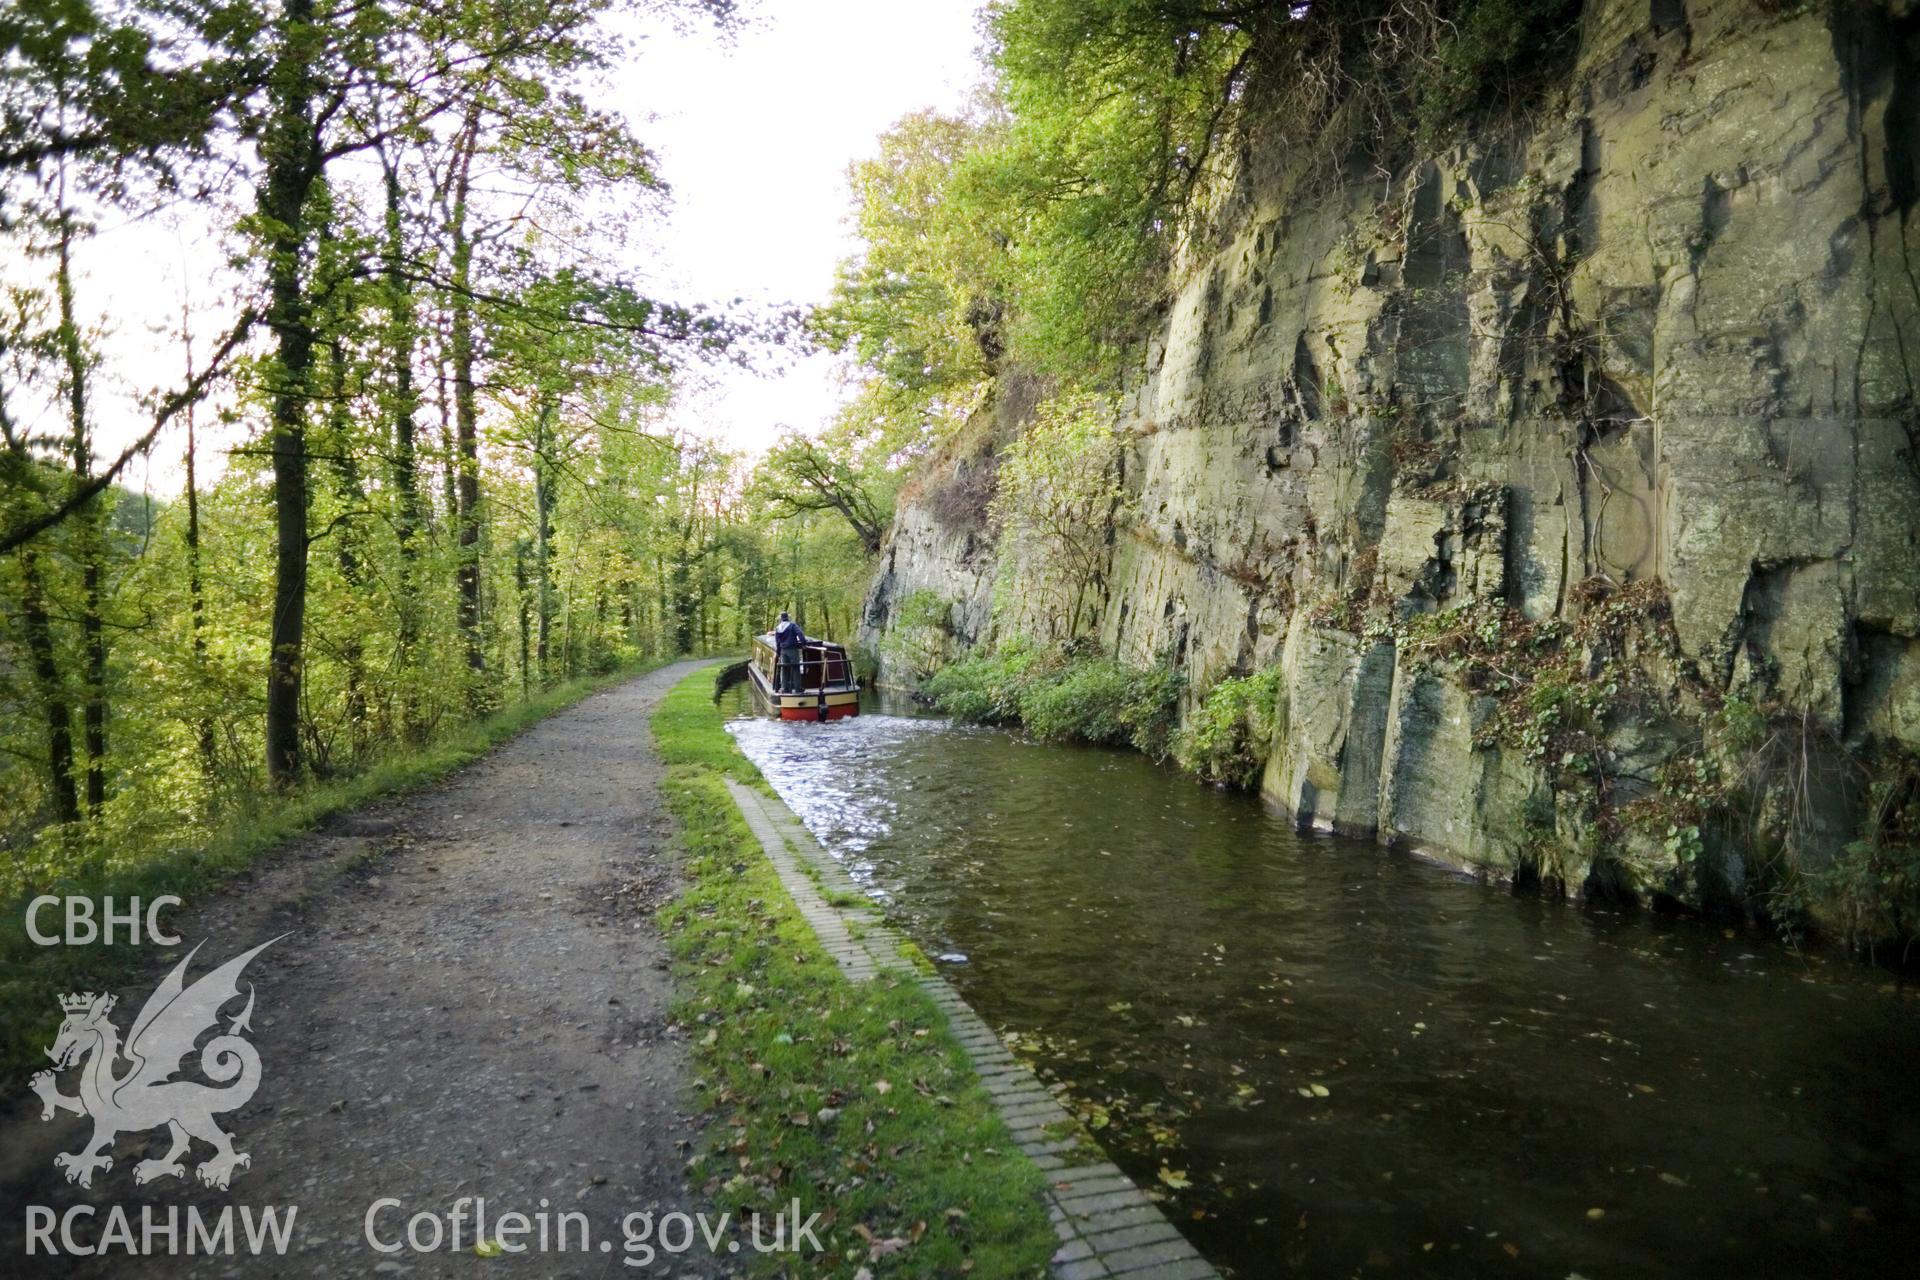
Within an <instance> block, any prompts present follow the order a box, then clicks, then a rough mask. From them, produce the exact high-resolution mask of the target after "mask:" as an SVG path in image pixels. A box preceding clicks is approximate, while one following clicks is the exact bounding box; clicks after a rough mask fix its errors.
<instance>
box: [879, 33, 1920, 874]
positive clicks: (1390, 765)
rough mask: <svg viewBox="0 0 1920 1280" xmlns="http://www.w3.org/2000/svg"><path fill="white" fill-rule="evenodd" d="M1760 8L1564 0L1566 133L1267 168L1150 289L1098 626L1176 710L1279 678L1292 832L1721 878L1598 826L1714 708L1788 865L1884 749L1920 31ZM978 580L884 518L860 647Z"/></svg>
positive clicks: (1497, 862) (973, 613)
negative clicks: (1317, 169) (1780, 837)
mask: <svg viewBox="0 0 1920 1280" xmlns="http://www.w3.org/2000/svg"><path fill="white" fill-rule="evenodd" d="M1767 7H1768V6H1756V5H1753V4H1751V3H1712V2H1710V0H1686V2H1685V3H1683V2H1682V0H1652V3H1649V2H1648V0H1636V2H1628V0H1595V2H1594V3H1590V4H1589V5H1588V7H1587V11H1586V13H1585V15H1584V18H1583V27H1582V38H1581V52H1580V57H1579V64H1578V69H1577V72H1576V75H1575V77H1574V81H1573V83H1572V85H1571V86H1570V87H1569V89H1568V90H1567V92H1566V95H1565V98H1564V100H1563V101H1562V105H1563V106H1564V111H1561V110H1556V112H1555V114H1554V115H1553V116H1552V118H1550V119H1547V120H1545V121H1536V122H1535V123H1534V124H1533V125H1532V126H1530V127H1529V128H1528V129H1526V130H1522V131H1517V132H1508V133H1504V134H1502V135H1500V136H1494V137H1486V138H1482V139H1479V140H1476V141H1475V142H1472V143H1470V144H1467V145H1464V146H1462V147H1459V148H1457V149H1455V150H1453V151H1450V152H1448V153H1446V154H1443V155H1436V156H1431V157H1427V158H1425V159H1423V160H1421V161H1420V162H1418V163H1415V164H1413V165H1411V166H1410V167H1408V168H1406V169H1404V170H1402V171H1401V172H1399V173H1396V174H1394V175H1392V178H1391V180H1390V181H1387V180H1375V181H1371V182H1363V181H1358V180H1353V181H1349V182H1347V183H1346V184H1344V185H1343V186H1341V187H1339V188H1338V189H1323V190H1316V191H1304V190H1288V189H1286V186H1287V184H1286V183H1285V181H1275V182H1274V183H1273V184H1272V185H1273V186H1274V187H1275V190H1273V191H1272V192H1270V193H1267V194H1258V193H1256V194H1255V195H1254V196H1253V197H1252V198H1251V200H1250V209H1251V212H1250V213H1249V214H1248V215H1247V216H1246V217H1245V218H1244V219H1243V220H1241V221H1239V222H1238V223H1237V224H1236V228H1237V229H1236V231H1235V233H1234V234H1232V236H1231V239H1230V240H1228V241H1226V242H1225V243H1224V244H1223V245H1222V246H1221V247H1219V248H1218V249H1217V250H1216V251H1213V252H1211V253H1210V254H1208V255H1206V256H1204V258H1203V259H1201V260H1199V261H1196V262H1195V263H1194V264H1193V265H1192V267H1191V269H1190V270H1189V271H1188V272H1187V273H1186V275H1185V277H1184V284H1183V287H1182V288H1181V289H1180V291H1179V292H1178V294H1177V296H1176V297H1175V299H1174V300H1173V303H1172V305H1171V307H1170V310H1169V312H1168V314H1167V315H1166V317H1165V320H1164V322H1163V323H1162V324H1161V326H1160V328H1159V331H1158V334H1157V336H1156V338H1155V340H1154V342H1153V343H1152V346H1151V349H1150V351H1149V353H1148V356H1147V359H1146V362H1145V366H1144V368H1143V369H1141V370H1140V371H1139V373H1138V376H1137V380H1136V381H1135V383H1134V386H1133V388H1132V390H1131V393H1130V395H1129V398H1128V400H1127V405H1126V410H1125V412H1124V414H1123V418H1122V421H1121V423H1120V429H1121V431H1122V432H1123V434H1124V436H1125V438H1126V440H1127V446H1126V449H1125V455H1124V464H1125V480H1126V485H1127V487H1128V489H1129V491H1130V492H1131V493H1133V494H1134V495H1136V497H1137V502H1136V504H1135V506H1134V514H1133V515H1132V517H1131V518H1129V519H1128V520H1126V521H1125V522H1124V524H1123V526H1122V527H1120V528H1117V529H1116V530H1115V538H1114V552H1113V560H1112V565H1111V570H1110V575H1109V578H1108V581H1107V582H1106V584H1105V588H1106V600H1105V606H1104V609H1103V611H1102V614H1101V617H1100V622H1099V636H1100V639H1101V640H1102V642H1103V643H1104V645H1105V646H1106V648H1107V649H1108V650H1109V651H1111V652H1114V653H1116V654H1118V655H1119V656H1122V657H1124V658H1127V659H1129V660H1132V661H1135V662H1141V663H1147V662H1152V661H1156V660H1172V661H1178V662H1180V663H1181V664H1183V665H1184V667H1185V669H1186V670H1187V672H1188V675H1189V680H1190V685H1189V687H1190V690H1191V693H1190V696H1191V697H1194V698H1198V697H1201V696H1204V694H1205V692H1206V690H1207V689H1208V687H1209V686H1210V685H1211V684H1212V683H1214V682H1215V681H1217V680H1218V679H1220V678H1222V677H1224V676H1228V675H1236V674H1246V673H1249V672H1253V671H1257V670H1261V669H1265V668H1269V667H1272V666H1275V665H1277V666H1279V667H1280V669H1281V671H1282V673H1283V674H1282V692H1281V695H1280V708H1279V714H1278V716H1277V720H1278V724H1279V728H1278V731H1277V733H1276V735H1275V739H1274V741H1273V742H1272V744H1271V753H1270V757H1269V762H1268V765H1267V769H1266V774H1265V783H1264V789H1265V792H1266V794H1267V795H1268V796H1269V797H1270V798H1271V799H1272V800H1273V801H1275V802H1276V803H1278V804H1279V805H1281V806H1283V807H1284V808H1285V809H1287V810H1288V811H1290V812H1291V813H1293V814H1294V815H1296V816H1297V817H1298V818H1299V819H1300V820H1302V821H1307V822H1318V823H1322V824H1326V825H1331V826H1334V827H1338V828H1341V829H1344V830H1348V831H1353V832H1377V833H1379V834H1380V835H1381V836H1382V838H1389V839H1394V840H1400V841H1405V842H1408V843H1410V844H1412V845H1414V846H1418V847H1422V848H1425V849H1427V850H1430V851H1432V852H1435V853H1438V854H1441V855H1443V856H1446V857H1449V858H1451V859H1454V860H1456V861H1458V862H1461V863H1463V864H1467V865H1472V866H1476V867H1481V868H1486V869H1490V870H1493V871H1496V872H1501V873H1520V874H1527V873H1532V872H1541V873H1543V874H1553V875H1557V876H1558V877H1559V878H1560V879H1561V880H1562V881H1563V882H1565V883H1567V884H1568V885H1569V886H1570V887H1578V886H1579V885H1580V884H1581V883H1583V882H1586V881H1587V880H1588V879H1589V878H1590V877H1591V876H1593V875H1595V874H1596V873H1597V872H1602V871H1607V870H1619V869H1620V868H1622V867H1625V868H1626V869H1627V870H1628V871H1629V872H1630V873H1631V874H1630V875H1629V879H1630V880H1632V881H1633V882H1635V883H1636V884H1638V885H1640V886H1642V887H1646V886H1648V885H1655V886H1656V887H1657V886H1658V884H1659V882H1660V881H1661V878H1662V877H1663V876H1664V877H1665V882H1666V884H1667V886H1668V888H1669V889H1671V890H1672V891H1674V892H1676V893H1677V894H1678V895H1679V896H1682V897H1689V896H1697V897H1703V898H1704V897H1711V896H1714V895H1715V894H1716V893H1721V892H1728V893H1732V894H1735V895H1737V894H1738V893H1739V892H1740V891H1741V890H1742V888H1743V887H1744V885H1745V878H1746V876H1747V874H1748V871H1749V868H1748V867H1747V866H1746V864H1745V861H1744V859H1745V858H1746V857H1747V856H1749V854H1750V851H1749V850H1748V849H1746V848H1744V847H1743V846H1742V844H1741V842H1740V841H1737V840H1731V839H1729V840H1725V841H1722V842H1719V844H1718V845H1714V846H1713V847H1710V848H1708V849H1707V850H1705V851H1704V852H1706V853H1707V854H1708V856H1707V857H1704V858H1701V859H1700V860H1699V864H1698V865H1697V866H1694V865H1692V862H1693V860H1692V858H1691V857H1687V862H1688V866H1687V867H1681V868H1679V869H1678V870H1677V871H1676V870H1675V867H1676V866H1677V864H1676V862H1675V859H1676V857H1681V856H1685V855H1686V853H1687V851H1686V850H1681V851H1680V853H1679V854H1676V853H1675V850H1674V848H1673V845H1672V841H1671V839H1670V838H1669V837H1667V834H1666V833H1665V832H1664V831H1655V832H1654V833H1653V834H1652V835H1647V834H1645V833H1642V832H1639V831H1637V830H1635V829H1634V828H1633V826H1632V824H1625V825H1619V824H1615V825H1613V826H1608V825H1606V824H1604V823H1599V822H1598V819H1597V817H1596V815H1597V814H1599V813H1600V812H1601V811H1602V810H1608V811H1615V812H1618V811H1628V812H1631V809H1632V806H1633V804H1634V803H1635V801H1636V800H1638V799H1641V798H1643V797H1645V796H1647V795H1651V794H1654V793H1655V792H1657V791H1658V790H1660V789H1661V788H1662V787H1664V786H1667V785H1669V784H1671V782H1672V778H1671V776H1669V775H1668V774H1663V773H1662V770H1663V769H1666V770H1668V771H1669V774H1670V773H1671V770H1672V768H1673V767H1674V766H1675V762H1676V761H1678V760H1680V759H1682V758H1683V757H1685V756H1687V755H1688V753H1689V752H1693V753H1695V754H1697V753H1698V749H1699V744H1700V740H1701V734H1702V729H1701V726H1702V725H1703V724H1705V723H1707V722H1708V721H1709V720H1710V719H1711V718H1712V716H1713V715H1715V714H1716V713H1717V712H1718V711H1719V710H1720V709H1721V708H1722V707H1723V700H1725V699H1727V698H1734V699H1738V700H1743V701H1745V700H1751V701H1752V702H1753V703H1754V704H1756V705H1764V706H1767V707H1770V708H1773V709H1774V710H1775V711H1776V712H1779V711H1782V710H1784V711H1785V712H1787V713H1789V714H1790V715H1791V716H1792V717H1793V718H1794V719H1795V720H1796V722H1797V724H1798V732H1799V733H1800V735H1801V737H1800V739H1799V747H1800V748H1804V750H1802V752H1801V754H1802V755H1803V757H1805V758H1806V759H1807V760H1809V761H1812V763H1811V764H1809V765H1807V766H1805V767H1802V768H1800V769H1799V770H1798V771H1795V772H1791V774H1790V776H1788V775H1783V776H1782V777H1781V778H1780V779H1778V780H1777V781H1776V782H1775V783H1769V784H1768V785H1767V786H1763V787H1761V788H1759V790H1760V791H1761V792H1762V793H1765V794H1763V795H1762V796H1761V801H1760V802H1762V803H1765V804H1769V805H1773V806H1775V807H1779V806H1789V807H1791V808H1792V809H1793V813H1792V815H1791V817H1792V822H1791V823H1788V824H1787V825H1788V826H1790V827H1791V828H1792V829H1793V830H1794V831H1796V832H1797V833H1798V834H1797V835H1796V836H1794V837H1793V838H1794V839H1797V840H1798V841H1799V842H1800V844H1801V845H1802V846H1803V849H1802V852H1803V854H1809V855H1815V854H1818V852H1819V851H1820V850H1821V849H1825V850H1828V851H1829V852H1830V851H1831V850H1832V849H1833V848H1836V847H1838V844H1839V843H1840V842H1843V841H1844V839H1845V838H1846V837H1847V834H1848V832H1849V831H1851V830H1853V829H1854V828H1856V827H1857V826H1858V824H1859V822H1860V820H1861V815H1860V802H1859V800H1858V798H1857V797H1852V798H1850V797H1849V788H1848V787H1847V786H1845V785H1837V782H1838V781H1844V777H1845V776H1846V774H1847V771H1848V769H1849V767H1850V766H1849V765H1847V764H1846V763H1845V762H1846V761H1847V760H1849V759H1852V758H1854V757H1856V756H1858V755H1860V754H1861V753H1871V752H1874V751H1877V750H1881V749H1884V748H1887V747H1890V746H1891V747H1899V746H1904V748H1906V749H1909V750H1920V463H1917V462H1916V448H1917V445H1920V426H1917V425H1916V414H1915V399H1914V385H1913V384H1914V376H1915V372H1916V369H1917V368H1920V210H1916V208H1915V205H1916V202H1920V77H1916V75H1915V71H1914V69H1915V67H1916V66H1920V23H1917V22H1916V21H1915V20H1914V19H1913V18H1911V17H1899V16H1894V15H1895V10H1897V8H1898V6H1893V7H1890V8H1881V7H1876V6H1871V5H1840V6H1837V9H1839V10H1842V11H1845V12H1844V13H1842V14H1841V16H1838V17H1836V16H1834V15H1833V14H1832V13H1830V12H1829V11H1828V10H1826V9H1824V8H1823V9H1818V10H1816V9H1811V8H1809V9H1801V10H1795V11H1792V12H1788V13H1779V14H1771V13H1766V12H1763V10H1764V9H1765V8H1767ZM1196 256H1198V255H1196ZM1004 413H1005V411H1004V410H1003V416H1004ZM948 465H951V466H956V467H964V466H965V465H974V466H980V465H984V464H983V463H980V462H979V461H978V460H975V461H974V462H973V463H971V464H964V463H963V464H948ZM961 523H965V522H961ZM993 579H994V564H993V549H992V546H991V544H990V534H989V532H987V531H985V530H983V529H981V528H979V527H969V528H961V527H959V526H958V525H957V524H956V522H954V521H953V520H951V519H946V518H943V517H942V515H941V513H940V512H939V511H938V510H936V509H935V506H934V504H931V503H928V502H920V503H913V502H909V503H908V504H906V505H905V506H904V507H903V509H902V511H901V512H900V515H899V518H898V520H897V522H896V525H895V528H894V531H893V535H892V541H891V544H890V545H889V547H888V548H887V549H886V550H885V552H883V558H882V564H881V569H880V573H879V576H878V577H877V579H876V582H875V586H874V591H873V595H872V596H871V597H870V599H869V605H868V622H869V627H870V629H871V630H873V631H884V629H885V627H886V626H887V624H888V621H889V612H888V610H889V602H890V601H897V600H898V599H900V598H902V597H903V596H905V595H906V594H908V593H911V592H915V591H927V592H931V593H933V594H934V595H936V596H938V597H940V598H941V599H943V600H945V601H949V602H951V604H952V617H953V620H954V623H955V628H954V629H955V631H956V634H957V636H958V638H959V640H960V641H961V642H962V643H963V644H964V643H975V642H979V641H981V640H984V639H987V638H988V637H989V634H990V608H989V598H990V594H991V588H992V582H993ZM1603 604H1604V605H1605V608H1604V609H1603V607H1602V606H1603ZM1507 610H1511V612H1507ZM1602 613H1604V614H1605V615H1606V618H1605V620H1604V624H1603V623H1602V622H1601V621H1600V615H1601V614H1602ZM1628 615H1632V616H1628ZM1542 645H1552V646H1554V647H1555V649H1556V652H1559V653H1562V654H1563V658H1562V659H1561V666H1560V667H1559V668H1557V669H1558V670H1561V671H1563V672H1564V671H1565V670H1568V669H1571V670H1573V671H1574V672H1575V673H1576V674H1577V675H1578V676H1580V677H1581V679H1582V681H1583V682H1584V685H1583V689H1582V690H1581V691H1580V693H1579V696H1580V698H1583V699H1585V700H1586V705H1585V708H1584V715H1585V721H1584V722H1585V723H1588V724H1590V725H1591V726H1592V732H1591V733H1590V734H1589V735H1588V738H1589V739H1591V744H1592V746H1593V748H1594V752H1596V753H1598V754H1599V755H1601V756H1604V765H1602V764H1600V763H1596V762H1595V761H1593V760H1589V759H1586V758H1585V757H1584V756H1581V755H1580V754H1579V753H1577V752H1575V751H1566V752H1560V751H1558V750H1557V740H1556V739H1555V738H1554V735H1553V733H1552V732H1542V731H1541V725H1540V721H1542V720H1544V721H1545V729H1546V730H1549V731H1550V730H1552V729H1553V728H1554V727H1555V725H1556V724H1557V725H1559V726H1560V727H1562V728H1564V727H1565V726H1566V725H1567V724H1569V723H1571V722H1572V719H1574V718H1575V716H1574V713H1573V712H1571V711H1568V712H1565V713H1563V712H1562V711H1560V710H1557V709H1555V708H1554V707H1553V706H1552V705H1551V703H1549V704H1548V705H1546V706H1544V707H1543V706H1542V705H1541V699H1540V698H1539V697H1538V696H1535V695H1536V694H1537V692H1538V691H1537V690H1536V689H1534V688H1533V687H1532V686H1533V685H1534V684H1535V683H1536V681H1537V677H1536V674H1535V673H1534V671H1533V669H1531V668H1525V666H1524V664H1525V663H1526V662H1527V661H1529V658H1528V650H1529V647H1531V648H1533V649H1538V648H1539V647H1540V646H1542ZM1509 648H1511V649H1513V653H1512V655H1511V660H1509V659H1508V658H1507V657H1504V656H1503V654H1506V653H1507V651H1508V649H1509ZM1569 664H1571V665H1570V667H1569ZM1490 672H1491V674H1490ZM1596 687H1597V688H1600V689H1602V690H1607V689H1611V690H1612V692H1611V693H1606V694H1605V695H1604V696H1603V697H1601V698H1598V699H1596V698H1595V697H1594V695H1593V689H1594V688H1596ZM1530 698H1531V700H1529V699H1530ZM1609 704H1610V705H1609ZM1516 707H1517V708H1518V710H1516ZM1528 717H1532V718H1533V719H1532V721H1531V722H1529V721H1528ZM1529 723H1531V724H1532V726H1533V728H1534V729H1535V730H1536V731H1535V732H1534V733H1533V734H1532V736H1529V734H1528V728H1529ZM1583 741H1584V740H1583ZM1550 743H1551V744H1555V747H1556V749H1548V746H1549V744H1550ZM1563 755H1564V756H1566V757H1567V758H1566V759H1562V756H1563ZM1719 764H1720V765H1726V766H1728V767H1739V766H1738V762H1737V761H1720V762H1719ZM1716 767H1718V766H1716ZM1828 775H1831V779H1833V780H1836V785H1825V784H1824V783H1823V781H1822V780H1823V778H1826V777H1827V776H1828ZM1769 788H1771V789H1770V790H1769ZM1596 792H1598V794H1596ZM1669 816H1670V815H1669ZM1680 816H1681V817H1682V819H1684V817H1685V814H1684V813H1682V814H1681V815H1680ZM1642 825H1644V824H1642ZM1667 825H1673V824H1672V823H1668V824H1667ZM1683 825H1684V823H1683ZM1603 836H1604V837H1616V836H1617V837H1618V838H1617V839H1614V838H1602V837H1603ZM1709 843H1710V845H1712V843H1713V842H1712V841H1711V840H1710V841H1709ZM1609 846H1617V847H1609ZM1663 859H1664V861H1663Z"/></svg>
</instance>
